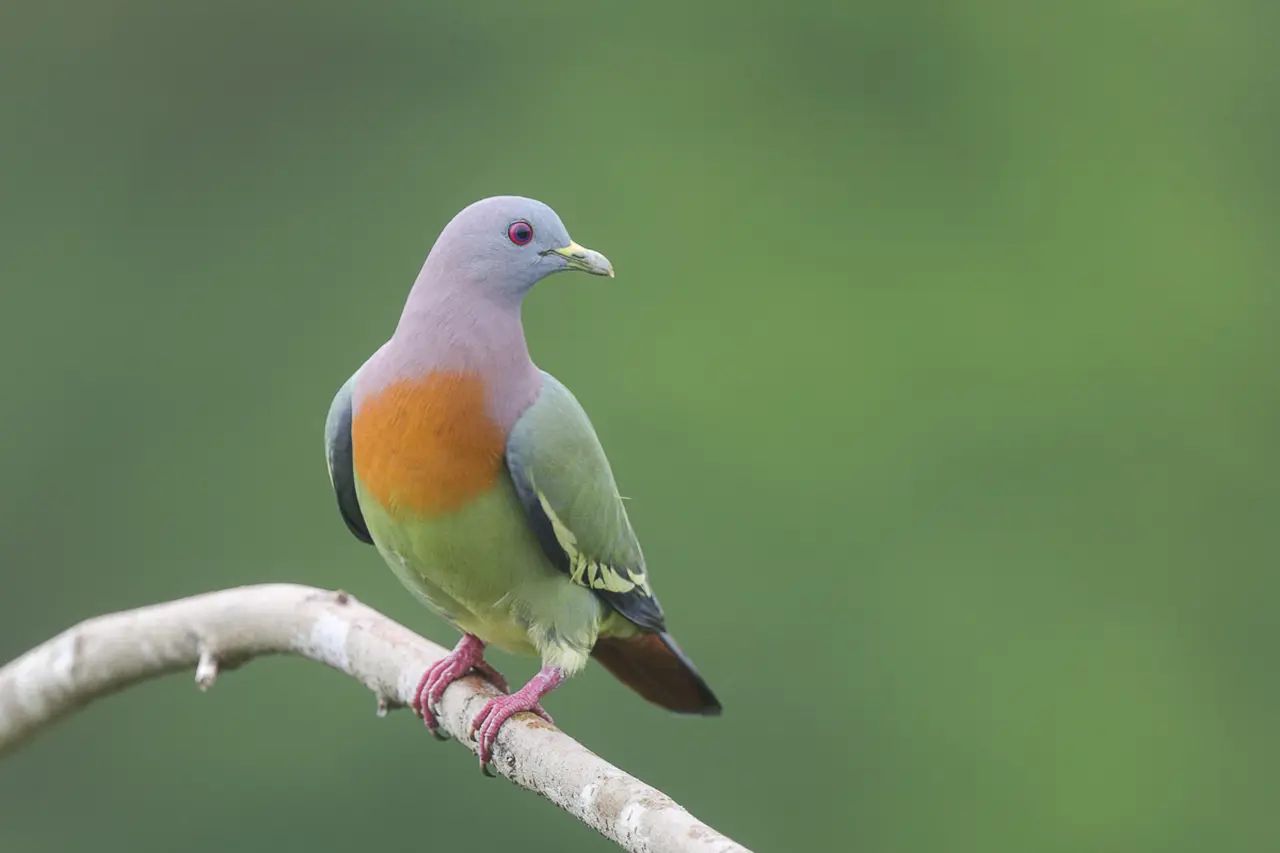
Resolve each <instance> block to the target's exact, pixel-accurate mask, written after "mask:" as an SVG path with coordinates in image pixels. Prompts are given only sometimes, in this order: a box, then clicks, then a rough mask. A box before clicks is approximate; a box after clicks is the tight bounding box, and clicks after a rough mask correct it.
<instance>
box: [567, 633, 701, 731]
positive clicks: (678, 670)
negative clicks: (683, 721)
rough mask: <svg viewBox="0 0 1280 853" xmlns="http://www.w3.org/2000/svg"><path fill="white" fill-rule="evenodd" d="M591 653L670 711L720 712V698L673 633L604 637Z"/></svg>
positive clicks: (623, 680)
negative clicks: (622, 637)
mask: <svg viewBox="0 0 1280 853" xmlns="http://www.w3.org/2000/svg"><path fill="white" fill-rule="evenodd" d="M591 656H592V657H594V658H595V659H596V660H598V661H600V664H601V665H602V666H603V667H604V668H605V669H607V670H609V672H611V673H613V675H614V677H615V678H617V679H618V680H619V681H621V682H622V683H623V684H625V685H627V686H628V687H630V688H631V689H632V690H634V691H635V692H637V693H639V694H640V695H641V696H643V697H644V698H645V699H648V700H649V701H650V702H652V703H653V704H655V705H660V706H661V707H663V708H666V709H667V710H668V711H675V712H676V713H678V714H702V715H704V716H716V715H718V714H719V713H720V702H719V700H717V699H716V697H715V694H713V693H712V692H711V688H710V687H708V686H707V683H706V682H705V681H703V680H702V676H701V675H699V674H698V670H697V669H696V668H695V667H694V665H693V662H692V661H691V660H689V659H688V658H687V657H685V655H684V652H682V651H680V647H679V646H677V645H676V641H675V640H673V639H672V638H671V635H670V634H637V635H635V636H634V637H628V638H627V639H625V640H624V639H621V638H618V637H601V638H600V639H598V640H596V646H595V648H594V649H592V651H591Z"/></svg>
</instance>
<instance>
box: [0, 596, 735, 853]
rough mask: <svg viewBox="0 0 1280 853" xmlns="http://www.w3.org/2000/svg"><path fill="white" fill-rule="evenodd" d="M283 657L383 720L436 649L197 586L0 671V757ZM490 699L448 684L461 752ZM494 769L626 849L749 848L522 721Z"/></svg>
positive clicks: (451, 722)
mask: <svg viewBox="0 0 1280 853" xmlns="http://www.w3.org/2000/svg"><path fill="white" fill-rule="evenodd" d="M270 654H296V655H301V656H302V657H306V658H310V659H311V660H314V661H319V662H320V663H323V664H326V665H328V666H331V667H333V668H334V669H336V670H338V671H340V672H344V673H346V674H347V675H350V676H352V677H354V678H356V679H358V680H359V681H360V682H362V683H363V684H364V685H365V686H366V687H368V688H369V689H370V690H372V691H373V692H374V693H375V694H376V695H377V697H378V708H379V712H380V713H384V712H385V711H386V709H388V708H390V707H403V706H406V705H408V704H409V702H410V700H411V698H412V695H413V691H414V689H415V688H416V687H417V685H418V680H419V678H420V677H421V676H422V673H423V672H425V671H426V669H427V667H428V666H430V665H431V664H432V663H434V662H435V661H437V660H439V659H440V658H441V657H443V656H444V655H445V654H447V652H446V650H445V649H442V648H441V647H439V646H437V645H435V644H434V643H431V642H428V641H427V640H425V639H423V638H422V637H419V636H418V635H417V634H414V633H413V632H412V631H410V630H409V629H408V628H405V627H404V626H403V625H400V624H398V623H396V622H394V621H392V620H391V619H388V618H387V617H386V616H383V615H382V614H381V613H379V612H377V611H376V610H373V609H372V608H369V607H366V606H364V605H363V604H360V603H359V602H357V601H356V600H355V599H354V598H352V597H351V596H350V595H348V594H346V593H343V592H329V591H325V590H320V589H315V588H312V587H306V586H297V585H293V584H267V585H261V586H246V587H239V588H236V589H228V590H222V591H220V592H211V593H208V594H205V595H197V596H193V597H191V598H183V599H179V600H177V601H171V602H167V603H164V604H157V605H154V606H151V607H143V608H139V609H137V610H128V611H124V612H121V613H113V614H109V615H106V616H99V617H97V618H94V619H89V620H87V621H85V622H81V623H80V624H79V625H76V626H75V627H73V628H71V629H69V630H67V631H64V632H63V633H62V634H59V635H58V636H57V637H54V638H53V639H51V640H49V641H48V642H46V643H44V644H42V645H40V646H37V647H36V648H34V649H32V650H31V651H29V652H27V653H26V654H24V655H23V656H22V657H20V658H18V659H16V660H14V661H12V662H11V663H9V664H7V665H6V666H5V667H4V668H3V669H0V756H3V755H4V754H5V753H7V752H9V751H11V750H13V749H15V748H16V747H17V746H18V745H19V744H20V743H21V742H23V741H24V740H26V739H27V738H29V737H31V736H32V735H34V734H35V733H36V732H38V731H40V730H41V729H43V728H46V727H48V726H50V725H52V724H53V723H54V722H55V721H57V720H58V719H60V718H61V717H64V716H66V715H68V714H70V713H72V712H74V711H76V710H77V709H79V708H81V707H83V706H85V705H87V704H89V702H91V701H93V700H94V699H96V698H98V697H99V696H105V695H107V694H109V693H114V692H115V691H117V690H122V689H124V688H125V687H128V686H130V685H132V684H137V683H138V682H140V681H144V680H146V679H148V678H155V677H156V676H159V675H164V674H166V673H170V672H175V671H177V670H182V669H190V668H191V667H193V666H194V667H195V668H196V676H195V677H196V684H197V685H198V686H199V687H200V689H202V690H205V689H208V688H209V687H210V686H212V685H213V683H214V681H215V680H216V679H217V678H218V676H219V674H220V673H223V672H226V671H227V670H230V669H234V668H235V667H236V666H238V665H240V664H242V663H245V662H247V661H248V660H250V659H251V658H255V657H258V656H260V655H270ZM496 695H498V693H497V691H496V689H495V688H494V687H493V686H492V685H490V684H489V683H488V682H486V681H484V680H482V679H481V678H480V677H479V676H476V675H471V676H468V677H466V678H463V679H461V680H459V681H456V682H454V684H452V685H451V686H450V687H449V689H448V690H447V691H445V694H444V699H443V701H442V703H441V707H440V724H441V726H442V727H443V728H444V729H445V730H446V731H448V732H449V733H450V734H451V735H453V737H454V739H455V740H457V741H458V742H459V743H463V744H466V745H467V746H468V748H470V749H472V750H473V751H474V750H475V744H474V742H472V741H471V740H470V739H468V738H466V734H467V727H468V725H469V723H470V721H471V719H472V717H474V716H475V715H476V713H478V712H479V710H480V708H481V706H482V705H483V704H484V702H485V701H486V700H488V699H490V698H491V697H493V696H496ZM494 766H495V767H496V769H497V771H498V772H499V773H500V774H501V775H503V776H506V777H507V778H508V779H510V780H511V781H513V782H515V783H516V784H517V785H520V786H521V787H523V788H527V789H529V790H530V791H534V792H536V793H538V794H541V795H542V796H544V797H546V798H547V799H548V800H551V802H553V803H555V804H556V805H558V806H559V807H560V808H562V809H564V810H565V811H567V812H568V813H569V814H571V815H573V816H574V817H576V818H577V819H578V820H580V821H582V822H583V823H585V824H587V825H588V826H590V827H592V828H594V829H595V830H597V831H598V832H599V833H600V834H601V835H603V836H604V837H606V838H608V839H611V840H613V841H615V842H617V843H618V844H620V845H621V846H622V847H623V848H625V849H627V850H631V851H636V853H749V851H747V849H746V848H745V847H743V846H742V845H740V844H738V843H736V842H734V841H732V840H730V839H729V838H727V837H725V836H724V835H721V834H720V833H719V832H716V831H715V830H714V829H712V828H711V827H709V826H707V825H706V824H704V823H702V822H701V821H699V820H698V819H697V818H695V817H694V816H693V815H691V814H689V812H687V811H685V810H684V809H683V808H681V806H680V805H679V804H677V803H676V802H675V801H674V800H672V799H671V798H670V797H668V796H667V795H666V794H663V793H662V792H661V791H659V790H657V789H656V788H652V787H650V786H648V785H646V784H645V783H643V782H641V781H640V780H639V779H636V778H634V777H632V776H630V775H628V774H627V773H624V772H623V771H621V770H619V769H618V768H616V767H614V766H613V765H611V764H609V763H608V762H606V761H604V760H603V759H601V758H600V757H599V756H597V755H595V754H594V753H592V752H591V751H590V750H588V749H587V748H586V747H584V746H582V745H581V744H579V743H578V742H577V741H575V740H573V739H572V738H570V737H569V736H568V735H566V734H564V733H563V732H561V731H560V730H558V729H556V728H554V727H553V726H550V725H548V724H547V723H545V722H544V721H542V720H540V719H538V718H537V717H535V716H533V715H532V714H520V715H517V716H516V717H513V718H512V719H511V720H509V721H508V722H507V724H506V725H504V726H503V727H502V730H501V732H500V733H499V735H498V742H497V747H496V749H495V751H494Z"/></svg>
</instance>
